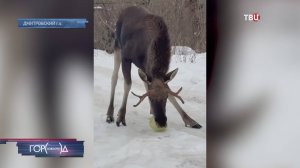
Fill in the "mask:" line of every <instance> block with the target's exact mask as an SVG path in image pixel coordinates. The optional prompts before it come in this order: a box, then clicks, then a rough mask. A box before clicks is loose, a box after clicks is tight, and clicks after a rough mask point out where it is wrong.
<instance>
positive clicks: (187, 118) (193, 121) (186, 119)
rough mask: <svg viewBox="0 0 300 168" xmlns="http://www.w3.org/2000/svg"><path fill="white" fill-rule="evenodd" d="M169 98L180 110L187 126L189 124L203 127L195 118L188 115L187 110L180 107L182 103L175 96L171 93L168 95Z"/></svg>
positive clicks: (193, 126)
mask: <svg viewBox="0 0 300 168" xmlns="http://www.w3.org/2000/svg"><path fill="white" fill-rule="evenodd" d="M168 100H169V101H170V102H171V103H172V104H173V106H174V107H175V108H176V110H177V111H178V112H179V114H180V116H181V118H182V120H183V122H184V124H185V126H186V127H187V126H189V127H192V128H198V129H199V128H201V127H202V126H201V125H200V124H198V123H197V122H196V121H195V120H193V119H192V118H191V117H190V116H188V115H187V114H186V113H185V111H184V110H183V109H182V108H181V107H180V105H179V104H178V103H177V101H176V99H175V97H174V96H172V95H170V94H169V96H168Z"/></svg>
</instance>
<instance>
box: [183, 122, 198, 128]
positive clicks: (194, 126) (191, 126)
mask: <svg viewBox="0 0 300 168" xmlns="http://www.w3.org/2000/svg"><path fill="white" fill-rule="evenodd" d="M185 126H186V127H190V128H196V129H200V128H202V126H201V125H200V124H198V123H196V124H195V125H189V124H185Z"/></svg>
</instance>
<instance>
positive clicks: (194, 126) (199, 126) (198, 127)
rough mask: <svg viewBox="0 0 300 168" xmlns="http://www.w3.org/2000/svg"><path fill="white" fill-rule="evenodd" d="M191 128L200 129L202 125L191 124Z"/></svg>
mask: <svg viewBox="0 0 300 168" xmlns="http://www.w3.org/2000/svg"><path fill="white" fill-rule="evenodd" d="M192 128H196V129H200V128H202V126H201V125H200V124H196V125H193V126H192Z"/></svg>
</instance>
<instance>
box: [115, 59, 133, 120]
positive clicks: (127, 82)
mask: <svg viewBox="0 0 300 168" xmlns="http://www.w3.org/2000/svg"><path fill="white" fill-rule="evenodd" d="M122 71H123V76H124V95H123V101H122V105H121V108H120V110H119V113H118V118H117V122H116V124H117V126H120V123H122V124H123V125H124V126H126V121H125V115H126V105H127V99H128V94H129V91H130V89H131V83H132V82H131V74H130V73H131V62H126V61H122Z"/></svg>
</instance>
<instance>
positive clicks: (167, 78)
mask: <svg viewBox="0 0 300 168" xmlns="http://www.w3.org/2000/svg"><path fill="white" fill-rule="evenodd" d="M177 72H178V68H176V69H174V70H173V71H171V72H169V73H167V75H166V78H165V83H168V82H170V81H171V80H172V79H173V78H174V77H175V76H176V74H177Z"/></svg>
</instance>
